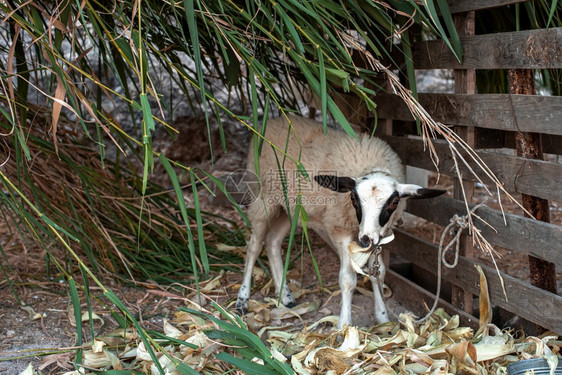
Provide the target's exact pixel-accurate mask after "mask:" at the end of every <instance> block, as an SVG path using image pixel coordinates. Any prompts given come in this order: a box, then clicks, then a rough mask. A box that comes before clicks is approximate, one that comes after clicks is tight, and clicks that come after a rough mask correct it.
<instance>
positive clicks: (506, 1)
mask: <svg viewBox="0 0 562 375" xmlns="http://www.w3.org/2000/svg"><path fill="white" fill-rule="evenodd" d="M527 1H529V0H471V1H467V0H448V1H447V3H449V10H450V11H451V13H452V14H456V13H463V12H469V11H471V10H482V9H490V8H497V7H501V6H504V5H510V4H517V3H524V2H527Z"/></svg>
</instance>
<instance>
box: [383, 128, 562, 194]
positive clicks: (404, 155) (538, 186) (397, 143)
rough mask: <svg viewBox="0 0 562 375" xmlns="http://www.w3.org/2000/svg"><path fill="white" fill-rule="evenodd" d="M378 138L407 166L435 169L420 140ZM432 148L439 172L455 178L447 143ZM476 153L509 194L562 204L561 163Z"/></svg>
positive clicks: (469, 175) (465, 171)
mask: <svg viewBox="0 0 562 375" xmlns="http://www.w3.org/2000/svg"><path fill="white" fill-rule="evenodd" d="M378 136H379V137H380V138H382V139H384V140H385V141H386V142H387V143H388V144H389V145H390V146H391V147H392V148H393V149H394V150H395V151H396V152H397V153H398V155H399V156H400V158H401V159H402V162H403V163H404V164H406V165H411V166H413V167H418V168H424V169H429V170H435V166H434V165H433V162H432V160H431V158H430V155H429V151H428V150H426V149H425V146H424V144H423V141H422V140H421V139H413V138H403V137H389V136H384V135H378ZM433 145H434V147H435V150H436V151H437V154H438V156H439V163H440V164H439V170H440V172H441V173H443V174H446V175H451V176H455V169H454V160H453V158H452V157H451V153H450V150H449V146H448V144H447V143H446V142H445V141H443V140H433ZM477 154H478V155H479V156H480V157H481V158H482V160H483V161H484V163H486V165H487V166H488V167H489V168H490V169H491V170H492V171H493V172H494V174H495V175H496V177H497V178H498V179H499V180H500V182H501V183H502V184H503V185H504V187H505V189H506V190H507V191H510V192H514V193H524V194H530V195H534V196H537V197H541V198H544V199H549V200H554V201H562V189H561V188H560V181H562V164H559V163H555V162H549V161H541V160H528V159H525V158H521V157H517V156H512V155H505V154H499V153H496V152H491V151H482V150H480V151H477ZM465 158H466V156H465ZM467 160H468V159H467ZM473 168H474V166H473ZM459 169H460V170H461V173H462V175H463V178H464V179H465V180H469V181H477V179H476V178H475V177H474V176H473V175H472V173H471V172H470V171H469V170H468V168H466V166H464V165H463V164H462V163H461V162H459ZM474 172H476V173H478V174H479V175H480V176H481V177H483V173H482V172H481V171H480V170H479V169H477V168H474ZM483 182H484V183H489V182H490V181H489V180H488V179H485V178H483Z"/></svg>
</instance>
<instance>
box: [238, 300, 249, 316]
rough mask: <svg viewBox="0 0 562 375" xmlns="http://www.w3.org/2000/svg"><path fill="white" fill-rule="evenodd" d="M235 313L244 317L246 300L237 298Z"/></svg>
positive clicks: (246, 310)
mask: <svg viewBox="0 0 562 375" xmlns="http://www.w3.org/2000/svg"><path fill="white" fill-rule="evenodd" d="M236 311H237V312H238V314H239V315H241V316H242V315H246V313H247V312H248V299H241V298H238V299H237V300H236Z"/></svg>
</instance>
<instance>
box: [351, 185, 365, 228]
mask: <svg viewBox="0 0 562 375" xmlns="http://www.w3.org/2000/svg"><path fill="white" fill-rule="evenodd" d="M349 197H350V198H351V204H352V205H353V207H354V208H355V216H357V222H358V223H361V219H362V218H363V210H362V209H361V202H360V201H359V197H358V195H357V190H355V189H353V190H352V191H351V193H350V194H349Z"/></svg>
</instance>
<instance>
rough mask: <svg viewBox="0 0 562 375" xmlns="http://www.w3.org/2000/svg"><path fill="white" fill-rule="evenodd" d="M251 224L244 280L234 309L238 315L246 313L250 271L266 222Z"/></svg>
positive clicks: (262, 237) (260, 247) (250, 279)
mask: <svg viewBox="0 0 562 375" xmlns="http://www.w3.org/2000/svg"><path fill="white" fill-rule="evenodd" d="M252 224H253V228H252V236H251V237H250V241H248V247H247V250H246V265H245V267H244V280H243V281H242V285H241V286H240V290H239V291H238V298H237V299H236V309H237V310H238V312H239V313H240V314H245V313H246V312H247V311H248V302H249V300H250V293H251V289H252V271H253V269H254V264H255V263H256V259H258V256H259V255H260V253H261V250H262V245H263V239H264V237H265V234H266V232H267V226H268V224H267V221H266V220H263V221H259V220H258V221H256V222H254V223H252Z"/></svg>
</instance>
